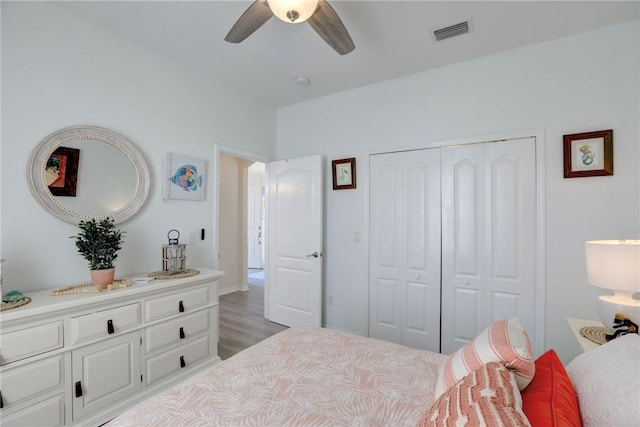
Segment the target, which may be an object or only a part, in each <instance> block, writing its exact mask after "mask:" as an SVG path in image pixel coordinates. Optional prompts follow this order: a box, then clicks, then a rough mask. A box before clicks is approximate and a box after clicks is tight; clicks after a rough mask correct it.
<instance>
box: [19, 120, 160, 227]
mask: <svg viewBox="0 0 640 427" xmlns="http://www.w3.org/2000/svg"><path fill="white" fill-rule="evenodd" d="M81 139H92V140H97V141H102V142H106V143H108V144H110V145H112V146H113V147H115V148H117V149H118V150H120V151H121V152H122V153H124V154H125V155H126V156H127V157H128V158H129V160H131V163H132V165H133V167H134V169H135V174H136V177H137V183H136V190H135V193H134V196H133V198H132V199H131V200H130V201H129V203H127V204H126V205H125V206H123V207H122V208H120V209H118V210H117V211H115V212H113V213H110V214H108V215H89V214H85V213H80V212H76V211H74V210H72V209H70V208H68V207H66V206H64V205H63V204H62V203H61V202H60V201H59V200H57V199H56V198H55V197H54V196H53V195H52V194H51V192H50V191H49V186H48V185H47V182H46V177H45V173H44V172H45V167H46V164H47V161H48V160H49V157H51V155H52V153H53V152H54V151H55V150H56V149H57V148H58V147H60V146H62V145H64V144H65V143H68V142H71V141H77V140H81ZM27 181H28V182H29V189H30V190H31V193H32V194H33V196H34V197H35V199H36V201H37V202H38V203H39V204H40V205H41V206H42V207H43V208H44V209H45V210H46V211H47V212H49V213H50V214H52V215H54V216H55V217H57V218H59V219H61V220H63V221H65V222H68V223H71V224H78V223H79V222H80V221H86V220H91V219H96V220H101V219H104V218H113V220H114V222H115V223H116V224H119V223H122V222H124V221H126V220H127V219H129V218H131V217H132V216H133V215H134V214H135V213H136V212H138V211H139V210H140V208H141V207H142V206H143V205H144V202H145V201H146V199H147V196H148V195H149V184H150V180H149V167H148V166H147V162H146V161H145V159H144V157H143V156H142V153H141V152H140V151H139V150H138V149H137V148H136V147H135V145H134V144H133V143H132V142H131V141H129V140H128V139H127V138H125V137H124V136H122V135H120V134H118V133H116V132H114V131H111V130H109V129H105V128H101V127H97V126H70V127H66V128H63V129H60V130H57V131H55V132H53V133H51V134H49V135H48V136H47V137H45V138H44V139H43V140H42V141H41V142H40V144H38V145H37V146H36V147H35V148H34V150H33V152H32V153H31V156H30V157H29V161H28V163H27Z"/></svg>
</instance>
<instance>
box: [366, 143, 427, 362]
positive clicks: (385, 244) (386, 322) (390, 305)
mask: <svg viewBox="0 0 640 427" xmlns="http://www.w3.org/2000/svg"><path fill="white" fill-rule="evenodd" d="M370 184H371V188H370V201H369V206H370V239H369V241H370V244H371V246H370V252H369V257H370V258H369V259H370V275H369V335H370V336H372V337H375V338H381V339H385V340H388V341H393V342H397V343H400V344H405V345H408V346H411V347H414V348H421V349H427V350H432V351H439V343H440V155H439V152H438V150H417V151H411V152H405V153H389V154H382V155H373V156H371V158H370ZM390 283H393V287H391V286H390V285H389V284H390Z"/></svg>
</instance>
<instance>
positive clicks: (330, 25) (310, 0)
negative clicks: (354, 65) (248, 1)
mask: <svg viewBox="0 0 640 427" xmlns="http://www.w3.org/2000/svg"><path fill="white" fill-rule="evenodd" d="M273 15H275V16H276V17H278V18H279V19H281V20H282V21H285V22H288V23H300V22H304V21H307V22H309V25H311V28H313V29H314V30H315V31H316V33H318V35H320V37H322V39H323V40H324V41H325V42H327V44H328V45H329V46H331V47H332V48H333V49H334V50H335V51H336V52H338V53H339V54H340V55H345V54H347V53H349V52H351V51H352V50H353V49H355V47H356V46H355V44H353V40H351V36H350V35H349V32H348V31H347V29H346V28H345V26H344V24H343V23H342V21H341V20H340V18H339V17H338V14H337V13H336V11H335V10H333V8H332V7H331V6H330V5H329V3H327V2H326V1H325V0H255V1H254V2H253V4H252V5H251V6H249V8H248V9H247V10H245V11H244V13H243V14H242V16H240V18H239V19H238V20H237V21H236V23H235V24H234V25H233V27H232V28H231V30H229V34H227V36H226V37H225V38H224V39H225V40H226V41H228V42H230V43H240V42H241V41H243V40H244V39H246V38H247V37H249V36H250V35H251V34H253V33H254V32H255V31H256V30H257V29H258V28H260V27H261V26H262V25H263V24H264V23H265V22H267V21H268V20H269V18H271V17H272V16H273Z"/></svg>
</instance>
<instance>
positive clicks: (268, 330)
mask: <svg viewBox="0 0 640 427" xmlns="http://www.w3.org/2000/svg"><path fill="white" fill-rule="evenodd" d="M219 307H220V340H219V342H218V355H219V356H220V358H221V359H222V360H225V359H228V358H229V357H231V356H233V355H234V354H236V353H239V352H240V351H242V350H244V349H245V348H248V347H251V346H252V345H254V344H257V343H259V342H260V341H262V340H263V339H265V338H267V337H270V336H271V335H274V334H277V333H278V332H280V331H283V330H285V329H287V327H286V326H282V325H279V324H277V323H273V322H270V321H268V320H267V319H265V318H264V287H262V286H256V285H255V284H253V283H252V280H250V281H249V290H248V291H246V292H242V291H239V292H232V293H230V294H226V295H222V296H220V306H219Z"/></svg>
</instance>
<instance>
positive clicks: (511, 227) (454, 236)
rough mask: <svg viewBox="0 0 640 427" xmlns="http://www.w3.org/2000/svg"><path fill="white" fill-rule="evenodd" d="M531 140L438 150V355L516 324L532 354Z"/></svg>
mask: <svg viewBox="0 0 640 427" xmlns="http://www.w3.org/2000/svg"><path fill="white" fill-rule="evenodd" d="M535 156H536V151H535V140H534V139H533V138H523V139H518V140H510V141H501V142H491V143H482V144H472V145H466V146H455V147H445V148H443V149H442V163H441V168H442V313H443V315H442V330H441V334H442V337H441V338H442V349H441V350H442V353H450V352H452V351H455V350H457V349H458V348H460V347H462V346H463V345H464V344H465V343H467V342H468V341H469V340H471V339H473V338H474V337H475V336H476V335H477V334H478V333H480V332H482V331H483V330H484V329H485V328H486V327H487V326H489V324H490V323H491V322H493V321H495V320H499V319H504V318H509V317H513V316H519V317H520V319H521V320H522V322H523V325H524V327H525V329H526V330H527V331H528V333H529V335H530V338H531V340H532V345H534V347H535V336H533V333H534V332H535V331H536V323H535V288H536V169H535Z"/></svg>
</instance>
